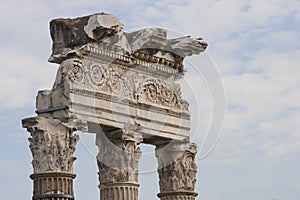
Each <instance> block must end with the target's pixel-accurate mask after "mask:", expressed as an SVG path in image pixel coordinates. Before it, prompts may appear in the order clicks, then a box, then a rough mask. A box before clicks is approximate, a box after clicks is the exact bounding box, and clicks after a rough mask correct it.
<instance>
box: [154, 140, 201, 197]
mask: <svg viewBox="0 0 300 200" xmlns="http://www.w3.org/2000/svg"><path fill="white" fill-rule="evenodd" d="M196 152H197V146H196V144H191V143H170V144H165V145H160V146H157V147H156V157H157V159H158V174H159V186H160V193H159V194H158V195H157V196H158V197H159V198H160V199H161V200H194V199H195V197H196V196H197V195H198V194H197V193H196V192H194V189H195V183H196V173H197V166H196V163H195V155H196Z"/></svg>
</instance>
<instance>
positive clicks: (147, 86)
mask: <svg viewBox="0 0 300 200" xmlns="http://www.w3.org/2000/svg"><path fill="white" fill-rule="evenodd" d="M170 85H171V84H169V83H167V82H165V81H163V80H160V79H155V78H151V79H148V80H147V79H146V80H144V81H143V82H142V83H141V85H139V87H138V88H137V90H136V91H135V92H134V99H136V100H137V101H138V102H141V103H151V104H156V105H162V106H167V107H172V108H174V107H175V108H178V109H180V108H182V109H185V110H187V109H188V108H187V104H186V102H185V101H184V100H182V99H181V95H180V88H174V89H173V88H171V87H170Z"/></svg>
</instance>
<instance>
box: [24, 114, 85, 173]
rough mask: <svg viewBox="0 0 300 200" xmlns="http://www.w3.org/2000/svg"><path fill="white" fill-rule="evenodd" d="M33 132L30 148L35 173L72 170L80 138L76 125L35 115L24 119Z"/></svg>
mask: <svg viewBox="0 0 300 200" xmlns="http://www.w3.org/2000/svg"><path fill="white" fill-rule="evenodd" d="M22 123H23V127H24V128H27V130H28V131H29V132H30V133H31V138H29V139H28V140H29V142H30V146H29V147H30V150H31V153H32V156H33V160H32V165H33V169H34V173H43V172H54V171H55V172H72V171H73V162H74V161H75V159H76V158H75V157H73V154H74V151H75V146H76V144H77V141H78V140H79V136H78V135H73V131H74V130H75V128H74V127H70V126H68V124H64V123H62V122H61V121H59V120H57V119H51V118H43V117H33V118H27V119H24V120H23V121H22Z"/></svg>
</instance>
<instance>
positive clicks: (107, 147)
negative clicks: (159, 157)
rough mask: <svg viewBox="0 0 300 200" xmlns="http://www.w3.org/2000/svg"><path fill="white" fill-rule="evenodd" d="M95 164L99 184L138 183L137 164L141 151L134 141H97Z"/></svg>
mask: <svg viewBox="0 0 300 200" xmlns="http://www.w3.org/2000/svg"><path fill="white" fill-rule="evenodd" d="M97 137H98V138H97V139H96V141H97V142H96V143H97V145H98V147H99V153H98V155H97V164H98V168H99V181H100V183H101V184H109V183H120V182H131V183H138V164H139V158H140V156H141V150H140V148H139V147H138V146H137V142H136V141H134V140H126V139H123V140H119V139H116V140H115V139H112V140H108V139H107V138H106V139H104V137H106V136H104V135H102V136H101V139H99V137H100V136H99V134H97Z"/></svg>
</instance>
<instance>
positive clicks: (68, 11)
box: [0, 0, 300, 200]
mask: <svg viewBox="0 0 300 200" xmlns="http://www.w3.org/2000/svg"><path fill="white" fill-rule="evenodd" d="M101 11H104V12H108V13H111V14H113V15H115V16H117V17H118V18H119V19H120V21H121V22H122V23H123V24H124V25H125V31H131V30H134V29H139V28H144V27H153V26H156V27H163V28H166V29H168V30H172V31H173V32H176V33H183V34H185V35H191V36H193V37H199V36H200V37H202V38H204V40H205V41H207V42H208V43H209V46H208V49H207V52H206V53H203V54H202V55H200V56H193V57H190V58H188V60H187V61H188V62H186V69H187V72H186V76H185V77H184V78H183V80H181V81H180V83H182V87H183V95H184V98H185V99H187V100H188V101H189V102H190V110H191V111H192V132H191V138H192V140H193V141H194V142H196V143H197V144H198V146H199V149H200V151H199V153H198V155H199V156H198V157H197V164H198V167H199V169H198V174H197V180H198V181H197V188H196V190H197V192H198V193H199V196H198V197H197V199H199V200H200V199H209V200H221V199H231V200H239V199H243V200H250V199H251V200H252V199H256V200H272V199H276V200H281V199H282V200H283V199H284V200H300V181H299V180H300V171H299V169H300V126H299V122H300V112H299V111H300V78H299V73H300V67H299V64H300V39H299V38H300V37H299V35H300V1H299V0H287V1H285V0H272V1H268V0H261V1H254V0H230V1H229V0H201V1H199V0H189V1H183V0H177V1H175V0H161V1H155V0H152V1H149V0H123V1H116V0H110V1H103V0H97V1H91V0H80V1H71V0H60V1H58V0H57V1H51V2H50V1H46V0H39V1H37V0H28V1H16V0H9V1H7V0H2V1H1V8H0V25H1V26H0V30H1V31H0V54H1V65H0V66H1V73H0V88H1V90H0V91H1V92H0V105H1V108H0V128H1V133H0V146H1V157H0V175H1V179H0V193H1V198H3V199H21V198H22V199H30V198H31V192H32V183H31V180H30V179H29V177H28V176H29V175H30V174H31V173H32V167H31V164H30V162H31V154H30V151H29V147H28V145H29V144H28V141H27V138H28V137H29V134H28V133H27V132H26V130H25V129H22V128H21V122H20V120H21V119H22V118H24V117H28V116H33V115H34V110H35V109H34V103H35V96H36V94H37V91H38V90H42V89H50V88H51V87H52V84H53V82H54V79H55V74H56V70H57V68H58V66H57V65H55V64H50V63H48V62H47V59H48V57H49V56H50V53H51V40H50V34H49V27H48V24H49V21H50V20H51V19H53V18H58V17H70V18H72V17H77V16H83V15H87V14H92V13H95V12H101ZM216 70H218V71H219V75H220V77H221V78H222V79H220V77H219V76H218V74H217V73H216V72H217V71H216ZM221 80H222V81H223V83H224V85H223V86H222V85H221ZM206 84H207V85H206ZM207 86H208V88H209V89H210V90H208V89H207ZM221 86H222V87H221ZM223 87H224V90H221V89H222V88H223ZM209 92H211V93H209ZM223 93H225V94H226V100H227V104H226V105H227V107H226V108H227V115H226V119H225V126H224V130H223V132H222V136H221V138H220V140H219V143H218V144H217V146H216V147H215V148H214V151H213V152H212V153H211V154H210V155H209V156H208V157H206V158H204V159H201V155H205V153H206V152H207V150H208V149H209V147H211V145H212V144H213V142H214V141H215V139H216V137H217V135H218V132H215V131H214V130H217V129H218V127H214V126H220V123H221V122H219V123H217V124H215V125H212V126H211V127H210V126H209V123H210V119H211V117H216V118H215V119H222V117H223V115H222V106H221V105H222V102H224V101H223V98H224V96H223V97H222V94H223ZM210 94H212V98H211V96H210ZM218 95H219V96H218ZM220 102H221V103H220ZM218 103H219V104H220V107H219V106H218ZM214 105H217V106H216V107H214ZM213 108H218V109H220V110H218V109H217V110H213ZM206 133H208V137H207V140H205V135H206ZM79 134H80V136H81V138H82V140H81V142H79V144H78V145H77V151H76V156H77V157H78V159H77V161H76V162H75V172H76V173H77V178H76V181H75V195H76V198H77V199H79V200H81V199H99V191H98V188H97V185H98V178H97V174H96V173H97V166H96V161H95V159H94V156H95V154H96V152H97V150H96V149H95V147H94V145H93V141H94V138H93V135H87V134H83V133H79ZM204 141H205V142H204ZM142 149H143V152H144V155H143V156H142V158H141V159H142V162H143V163H144V164H141V174H140V183H141V187H140V191H139V192H140V199H143V200H152V199H156V198H157V197H156V193H158V180H157V174H156V172H155V168H156V161H155V159H154V154H153V147H150V146H143V147H142Z"/></svg>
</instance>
